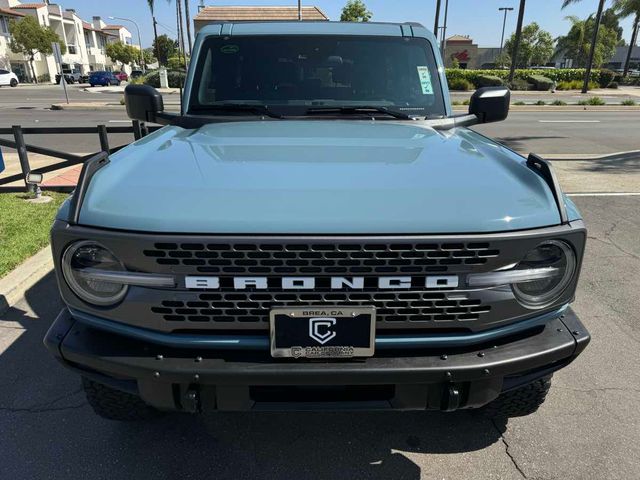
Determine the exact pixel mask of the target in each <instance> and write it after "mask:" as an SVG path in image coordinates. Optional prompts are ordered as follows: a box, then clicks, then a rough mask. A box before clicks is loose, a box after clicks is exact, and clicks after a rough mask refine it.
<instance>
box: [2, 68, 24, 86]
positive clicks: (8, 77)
mask: <svg viewBox="0 0 640 480" xmlns="http://www.w3.org/2000/svg"><path fill="white" fill-rule="evenodd" d="M18 83H20V82H19V81H18V77H17V75H16V74H15V73H13V72H10V71H9V70H1V69H0V86H3V85H9V86H11V87H17V86H18Z"/></svg>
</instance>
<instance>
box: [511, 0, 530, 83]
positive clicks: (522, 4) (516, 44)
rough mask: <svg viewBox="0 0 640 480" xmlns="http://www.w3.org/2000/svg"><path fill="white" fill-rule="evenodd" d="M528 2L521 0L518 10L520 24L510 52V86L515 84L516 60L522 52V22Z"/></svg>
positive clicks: (517, 26)
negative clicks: (520, 51)
mask: <svg viewBox="0 0 640 480" xmlns="http://www.w3.org/2000/svg"><path fill="white" fill-rule="evenodd" d="M525 4H526V0H520V7H519V8H518V24H517V25H516V36H515V38H514V40H513V49H512V50H511V51H510V52H509V54H510V55H511V67H510V68H509V85H511V83H513V77H514V75H515V73H516V59H517V58H518V51H519V50H520V39H521V37H522V21H523V20H524V9H525Z"/></svg>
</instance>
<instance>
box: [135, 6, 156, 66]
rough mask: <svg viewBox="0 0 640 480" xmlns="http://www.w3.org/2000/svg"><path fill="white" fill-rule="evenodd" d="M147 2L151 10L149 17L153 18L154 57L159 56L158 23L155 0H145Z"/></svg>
mask: <svg viewBox="0 0 640 480" xmlns="http://www.w3.org/2000/svg"><path fill="white" fill-rule="evenodd" d="M147 4H148V5H149V10H151V18H153V39H154V40H155V42H154V43H153V44H154V45H155V47H156V48H155V52H154V53H155V54H156V58H160V56H159V55H158V24H157V22H156V14H155V0H147ZM140 48H142V45H140Z"/></svg>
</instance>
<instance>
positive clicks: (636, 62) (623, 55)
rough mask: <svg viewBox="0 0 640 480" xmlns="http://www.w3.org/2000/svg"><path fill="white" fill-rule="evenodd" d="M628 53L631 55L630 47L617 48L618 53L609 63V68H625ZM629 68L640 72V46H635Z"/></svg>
mask: <svg viewBox="0 0 640 480" xmlns="http://www.w3.org/2000/svg"><path fill="white" fill-rule="evenodd" d="M627 53H629V46H626V47H616V53H615V54H614V55H613V57H612V58H611V60H609V61H608V62H607V67H609V68H612V69H614V70H617V69H621V68H624V64H625V62H626V61H627ZM629 68H630V69H631V70H640V46H637V45H635V46H634V47H633V50H631V59H630V61H629Z"/></svg>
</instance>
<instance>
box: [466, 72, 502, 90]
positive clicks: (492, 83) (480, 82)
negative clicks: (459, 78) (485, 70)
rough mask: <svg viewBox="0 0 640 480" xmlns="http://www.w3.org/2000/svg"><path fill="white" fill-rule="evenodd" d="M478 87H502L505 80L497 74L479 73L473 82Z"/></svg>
mask: <svg viewBox="0 0 640 480" xmlns="http://www.w3.org/2000/svg"><path fill="white" fill-rule="evenodd" d="M473 83H474V85H475V86H476V87H477V88H480V87H501V86H502V85H504V82H503V81H502V79H501V78H500V77H496V76H495V75H478V76H477V77H476V79H475V82H473Z"/></svg>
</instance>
